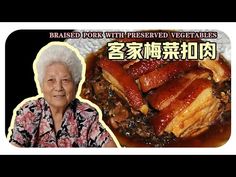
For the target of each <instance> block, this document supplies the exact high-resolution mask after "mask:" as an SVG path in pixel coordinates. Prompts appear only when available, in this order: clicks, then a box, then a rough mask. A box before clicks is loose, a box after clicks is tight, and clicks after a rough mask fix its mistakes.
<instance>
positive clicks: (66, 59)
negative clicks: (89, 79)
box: [36, 45, 82, 85]
mask: <svg viewBox="0 0 236 177" xmlns="http://www.w3.org/2000/svg"><path fill="white" fill-rule="evenodd" d="M57 62H60V63H63V64H65V65H66V66H67V67H68V69H69V71H70V72H71V75H72V79H73V81H74V83H75V84H78V83H79V81H80V80H81V77H82V64H81V61H80V60H79V58H78V56H77V55H76V53H75V52H74V51H72V50H71V49H69V48H68V47H66V46H62V45H51V46H50V47H48V48H46V49H45V50H43V51H42V53H41V55H40V56H39V58H38V61H37V63H36V68H37V72H38V73H37V74H38V81H39V83H40V85H42V83H43V79H44V77H45V69H46V67H47V66H49V65H51V64H53V63H57Z"/></svg>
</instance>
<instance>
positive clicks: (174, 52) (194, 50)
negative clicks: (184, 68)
mask: <svg viewBox="0 0 236 177" xmlns="http://www.w3.org/2000/svg"><path fill="white" fill-rule="evenodd" d="M107 46H108V58H109V59H111V60H123V59H151V58H152V59H192V60H197V59H199V60H203V59H204V58H210V59H212V60H214V59H216V53H217V52H216V43H215V42H145V43H142V42H127V43H124V42H116V41H115V42H109V43H108V44H107Z"/></svg>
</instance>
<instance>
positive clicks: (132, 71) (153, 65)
mask: <svg viewBox="0 0 236 177" xmlns="http://www.w3.org/2000/svg"><path fill="white" fill-rule="evenodd" d="M166 62H167V61H165V60H142V61H139V62H136V63H134V64H133V65H131V66H130V67H129V68H127V73H128V74H129V75H131V76H132V77H133V78H134V79H138V78H139V77H140V76H142V75H143V74H146V73H149V72H151V71H153V70H155V69H157V68H159V67H160V66H161V65H162V64H165V63H166Z"/></svg>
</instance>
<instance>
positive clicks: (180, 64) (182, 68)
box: [139, 61, 198, 92]
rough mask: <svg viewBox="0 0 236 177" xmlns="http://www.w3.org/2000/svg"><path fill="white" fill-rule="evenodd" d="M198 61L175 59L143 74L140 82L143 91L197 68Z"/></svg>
mask: <svg viewBox="0 0 236 177" xmlns="http://www.w3.org/2000/svg"><path fill="white" fill-rule="evenodd" d="M197 66H198V62H196V61H173V62H169V63H168V64H166V65H164V66H163V67H161V68H158V69H156V70H154V71H152V72H149V73H147V74H144V75H142V76H141V77H140V78H139V83H140V86H141V89H142V91H143V92H147V91H149V90H151V89H153V88H157V87H159V86H161V85H162V84H164V83H166V82H168V81H169V80H171V79H173V78H175V77H177V76H178V75H179V74H181V73H184V72H187V71H190V70H192V69H194V68H197Z"/></svg>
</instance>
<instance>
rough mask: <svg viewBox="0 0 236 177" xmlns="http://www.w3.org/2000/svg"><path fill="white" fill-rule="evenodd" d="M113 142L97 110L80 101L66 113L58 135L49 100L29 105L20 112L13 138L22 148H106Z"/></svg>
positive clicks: (72, 103) (13, 142)
mask: <svg viewBox="0 0 236 177" xmlns="http://www.w3.org/2000/svg"><path fill="white" fill-rule="evenodd" d="M110 140H111V137H110V135H109V133H108V132H107V131H106V129H104V128H103V127H102V125H101V123H100V122H99V120H98V112H97V111H96V109H95V108H93V107H91V106H90V105H89V104H87V103H82V102H80V101H79V100H78V99H75V100H73V101H72V102H71V104H70V105H69V106H68V108H67V109H66V111H65V113H64V117H63V121H62V124H61V128H60V129H59V130H58V132H57V133H56V132H55V129H54V123H53V119H52V114H51V110H50V107H49V105H48V103H47V102H46V100H45V99H44V98H39V99H37V100H33V101H28V102H27V103H25V104H24V105H23V106H22V107H21V108H20V109H19V110H18V111H17V113H16V119H15V125H14V128H13V130H12V135H11V137H10V142H11V143H12V144H15V145H17V146H20V147H102V146H104V145H105V144H106V143H108V142H109V141H110Z"/></svg>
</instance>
